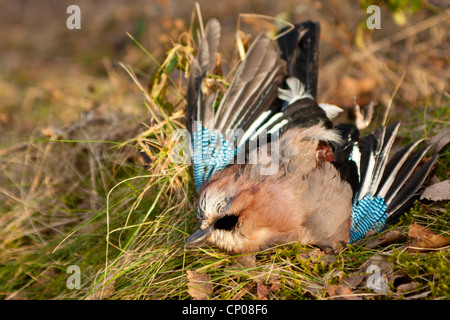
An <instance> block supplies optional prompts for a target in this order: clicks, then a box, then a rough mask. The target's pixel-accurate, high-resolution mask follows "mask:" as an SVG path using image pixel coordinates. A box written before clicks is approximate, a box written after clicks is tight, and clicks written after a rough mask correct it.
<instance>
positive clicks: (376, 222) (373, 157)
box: [349, 122, 437, 242]
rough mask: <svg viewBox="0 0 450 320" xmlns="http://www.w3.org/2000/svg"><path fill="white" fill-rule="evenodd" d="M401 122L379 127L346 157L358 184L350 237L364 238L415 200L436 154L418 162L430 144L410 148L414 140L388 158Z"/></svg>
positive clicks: (393, 218) (352, 239)
mask: <svg viewBox="0 0 450 320" xmlns="http://www.w3.org/2000/svg"><path fill="white" fill-rule="evenodd" d="M399 126H400V123H399V122H397V123H394V124H392V125H390V126H388V127H380V128H378V129H377V130H376V132H375V133H373V134H370V135H368V136H367V137H364V138H362V139H360V140H359V141H358V143H356V144H354V147H353V148H352V150H351V152H350V154H349V160H350V161H351V162H354V163H355V165H356V172H357V176H358V185H357V189H356V193H355V195H354V204H353V209H352V215H351V216H352V226H351V230H350V241H351V242H353V241H357V240H359V239H361V238H363V237H364V236H365V235H366V234H367V232H368V231H369V230H376V229H377V228H378V229H379V228H384V227H386V226H387V225H389V224H390V223H392V222H394V221H395V220H396V219H397V218H398V217H399V215H401V214H402V213H403V212H404V209H405V208H406V207H407V206H409V205H411V204H412V202H413V201H414V200H415V195H416V192H417V191H418V190H419V188H420V187H421V186H422V183H423V182H424V180H425V178H426V177H427V175H428V173H429V172H430V170H431V168H432V166H433V164H434V163H435V161H436V157H437V156H433V157H431V158H430V159H429V160H428V161H426V162H424V163H423V164H422V165H420V162H421V161H422V160H423V158H424V156H425V153H426V152H427V151H428V149H429V148H430V146H429V145H428V146H425V147H424V148H422V149H421V150H419V151H417V152H413V151H414V149H415V148H416V146H417V145H418V144H419V143H420V142H421V141H416V142H413V143H411V144H409V145H407V146H405V147H403V149H401V150H400V151H398V152H397V153H396V154H395V155H394V156H392V158H391V159H390V160H389V154H390V151H391V147H392V145H393V142H394V140H395V137H396V135H397V131H398V128H399Z"/></svg>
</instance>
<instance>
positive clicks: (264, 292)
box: [256, 278, 281, 300]
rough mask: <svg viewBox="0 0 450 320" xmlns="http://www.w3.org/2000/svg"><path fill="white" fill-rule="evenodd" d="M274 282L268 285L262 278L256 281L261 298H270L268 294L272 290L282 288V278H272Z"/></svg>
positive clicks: (257, 291)
mask: <svg viewBox="0 0 450 320" xmlns="http://www.w3.org/2000/svg"><path fill="white" fill-rule="evenodd" d="M270 280H271V282H272V284H271V286H270V287H268V286H266V285H265V284H264V282H263V280H262V279H260V280H258V282H257V283H256V293H257V294H258V298H259V300H268V297H267V296H268V295H269V293H270V292H274V291H277V290H279V289H280V288H281V283H280V279H278V278H270Z"/></svg>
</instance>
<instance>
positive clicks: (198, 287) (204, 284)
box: [186, 270, 214, 300]
mask: <svg viewBox="0 0 450 320" xmlns="http://www.w3.org/2000/svg"><path fill="white" fill-rule="evenodd" d="M186 275H187V279H188V282H187V286H188V293H189V294H190V295H191V297H192V298H193V299H194V300H208V299H209V298H211V296H212V293H213V290H214V287H213V285H212V283H211V277H210V276H208V275H207V274H205V273H199V272H195V271H191V270H186Z"/></svg>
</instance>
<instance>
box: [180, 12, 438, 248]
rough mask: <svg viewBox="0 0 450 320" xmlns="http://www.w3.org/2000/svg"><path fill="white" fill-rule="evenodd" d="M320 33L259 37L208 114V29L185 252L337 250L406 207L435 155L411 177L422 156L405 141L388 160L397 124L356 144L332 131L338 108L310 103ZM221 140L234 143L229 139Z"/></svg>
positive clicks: (211, 34)
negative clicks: (194, 199) (280, 247)
mask: <svg viewBox="0 0 450 320" xmlns="http://www.w3.org/2000/svg"><path fill="white" fill-rule="evenodd" d="M319 31H320V28H319V25H318V24H317V23H313V22H310V21H308V22H305V23H303V24H299V25H296V28H295V29H294V30H293V31H292V32H290V33H287V35H285V36H284V37H281V38H280V39H279V41H278V45H277V44H276V43H275V42H274V41H272V40H270V39H269V38H267V37H266V36H264V35H260V36H258V37H257V38H256V39H255V41H254V42H253V44H252V46H251V47H250V48H249V50H248V52H247V55H246V58H245V59H244V61H242V63H241V65H240V66H239V68H238V69H237V71H236V74H235V76H234V79H233V81H232V83H231V85H230V87H229V88H228V91H227V92H226V93H225V95H224V96H223V97H222V99H221V101H220V103H219V104H218V107H216V108H215V107H214V105H215V103H216V102H215V101H216V99H217V97H218V94H217V93H209V95H208V94H206V90H204V89H205V88H204V85H203V81H204V79H205V78H206V77H207V74H208V72H209V71H210V70H211V69H212V68H213V66H214V65H215V59H214V57H215V54H216V51H217V45H218V36H217V34H216V33H217V32H220V25H219V24H218V22H217V21H216V20H211V21H210V22H209V23H208V24H207V25H206V27H205V33H204V36H203V38H202V39H201V40H200V43H199V48H198V53H197V57H196V58H195V59H194V61H193V63H192V66H191V68H192V70H191V74H190V79H189V88H188V106H187V115H188V128H189V129H190V130H191V132H192V133H193V141H192V144H193V160H194V177H195V180H196V184H197V188H198V192H199V204H198V210H197V217H198V219H199V221H200V227H199V229H198V230H197V231H195V232H194V233H193V234H192V235H191V236H190V237H189V239H188V241H187V242H188V244H189V245H198V244H200V243H204V242H207V243H210V244H213V245H216V246H218V247H219V248H221V249H223V250H225V251H227V252H236V253H244V252H255V251H259V250H262V249H265V248H268V247H270V246H271V245H273V244H275V243H288V242H301V243H305V244H313V245H318V246H320V247H321V248H323V249H326V250H333V251H335V250H339V248H342V247H343V246H345V245H346V244H347V243H349V242H354V241H357V240H359V239H361V238H362V237H364V236H365V235H366V233H367V232H368V231H369V230H374V229H377V228H381V227H384V226H385V225H386V220H391V221H392V220H393V219H394V218H396V217H398V216H399V214H400V213H401V212H402V209H403V208H404V207H405V206H406V205H408V204H410V203H411V200H412V199H413V196H414V194H415V193H416V191H417V190H418V188H419V187H420V185H421V184H422V183H423V181H424V179H425V177H426V176H427V174H428V172H429V170H430V168H431V166H432V164H433V163H434V160H435V157H434V158H432V159H431V160H429V161H428V162H426V163H425V165H423V166H422V167H421V168H420V169H418V170H415V169H416V168H417V166H418V164H419V161H420V160H421V159H422V158H423V156H424V154H425V152H426V151H427V150H428V149H427V147H425V148H424V149H422V150H421V151H419V152H416V153H413V150H414V148H415V147H416V146H417V144H418V143H413V144H411V145H409V146H406V147H405V148H404V149H402V150H401V151H400V152H398V153H397V154H396V155H395V156H394V157H392V159H391V160H390V161H388V159H389V153H390V150H391V147H392V144H393V142H394V139H395V136H396V133H397V130H398V127H399V124H398V123H397V124H394V125H391V126H389V127H381V128H380V129H378V130H377V131H376V132H375V133H374V134H371V135H369V136H367V137H364V138H362V139H359V132H358V130H357V129H356V127H354V126H351V125H341V126H336V127H335V128H333V127H332V122H331V121H330V117H331V116H332V115H336V113H337V112H339V111H340V108H338V107H336V106H332V105H327V104H324V105H319V104H318V103H317V102H316V101H315V99H316V97H315V95H316V92H317V88H316V87H317V77H318V75H317V72H318V62H317V61H318V39H319ZM283 47H286V48H288V49H286V50H284V51H283ZM282 56H283V57H284V59H283V58H282ZM228 130H231V131H233V130H237V131H239V130H240V131H239V132H240V133H241V134H240V135H239V134H238V135H234V136H233V135H232V136H233V139H227V134H226V133H228ZM242 159H244V161H242ZM239 160H240V161H239ZM413 171H415V172H414V173H413Z"/></svg>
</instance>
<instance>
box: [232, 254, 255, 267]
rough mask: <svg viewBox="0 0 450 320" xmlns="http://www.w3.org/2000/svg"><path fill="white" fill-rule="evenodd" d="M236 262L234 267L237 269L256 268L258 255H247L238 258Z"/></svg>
mask: <svg viewBox="0 0 450 320" xmlns="http://www.w3.org/2000/svg"><path fill="white" fill-rule="evenodd" d="M234 261H235V262H236V263H235V264H233V266H237V267H245V268H255V267H256V255H255V254H246V255H242V256H238V257H236V258H235V259H234Z"/></svg>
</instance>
